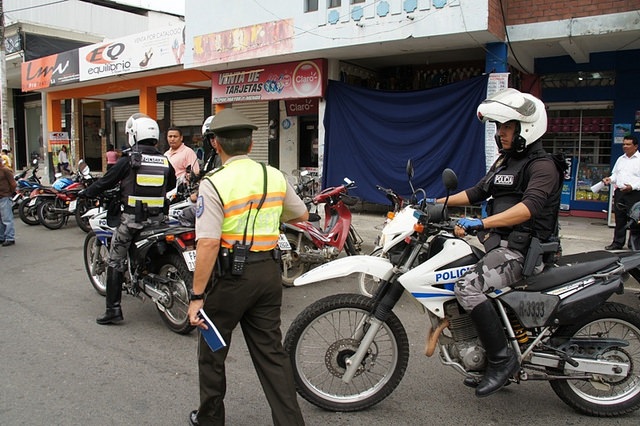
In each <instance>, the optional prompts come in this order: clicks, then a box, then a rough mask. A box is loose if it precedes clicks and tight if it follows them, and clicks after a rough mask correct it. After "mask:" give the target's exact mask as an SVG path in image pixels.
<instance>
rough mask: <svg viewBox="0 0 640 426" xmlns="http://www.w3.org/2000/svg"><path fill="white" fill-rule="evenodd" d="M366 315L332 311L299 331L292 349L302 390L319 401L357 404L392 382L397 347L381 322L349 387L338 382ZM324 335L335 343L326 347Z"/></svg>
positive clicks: (351, 311)
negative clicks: (317, 397) (358, 327)
mask: <svg viewBox="0 0 640 426" xmlns="http://www.w3.org/2000/svg"><path fill="white" fill-rule="evenodd" d="M367 315H368V312H367V311H365V310H360V309H355V308H345V309H337V310H332V311H329V312H326V313H325V314H323V315H321V316H319V317H317V318H316V319H315V320H314V321H313V322H312V323H311V324H309V326H307V328H306V329H305V330H304V331H303V332H302V335H301V336H300V339H299V341H298V344H297V345H296V348H295V350H296V356H295V360H296V361H295V363H296V365H295V369H296V371H297V372H298V374H299V375H300V380H301V381H302V382H303V383H304V384H305V387H306V388H307V389H309V390H310V391H311V392H313V393H315V394H316V395H318V396H320V397H321V398H322V399H323V400H325V401H330V402H335V403H339V404H348V403H353V402H358V401H360V400H363V399H366V398H368V397H370V396H371V395H374V394H376V393H377V392H379V390H380V389H381V388H383V387H384V386H385V385H386V384H387V383H388V382H389V381H390V380H391V379H392V374H393V372H394V370H395V368H396V365H397V363H398V347H397V343H396V340H395V338H394V337H393V334H392V331H391V329H390V328H389V327H388V325H387V324H386V323H385V324H383V325H382V327H381V329H380V330H379V331H378V334H377V337H376V339H375V340H374V342H373V343H372V344H371V347H370V348H369V352H368V354H367V355H366V356H365V358H364V360H363V362H362V364H361V365H360V366H359V367H358V370H357V372H356V374H355V377H354V378H353V379H352V380H351V382H350V383H349V384H346V383H344V382H343V381H342V380H341V377H342V375H343V374H344V371H345V365H346V364H345V363H346V360H347V359H348V358H349V357H350V356H352V355H353V354H354V353H355V351H356V350H357V349H358V346H359V343H358V342H357V341H355V340H354V339H352V337H351V336H353V335H354V333H355V330H356V328H357V326H358V324H359V323H361V322H362V321H363V319H364V318H365V317H366V316H367ZM328 336H332V339H335V340H334V341H333V343H332V344H330V345H329V346H328V347H327V341H326V338H327V337H328ZM325 348H326V349H325Z"/></svg>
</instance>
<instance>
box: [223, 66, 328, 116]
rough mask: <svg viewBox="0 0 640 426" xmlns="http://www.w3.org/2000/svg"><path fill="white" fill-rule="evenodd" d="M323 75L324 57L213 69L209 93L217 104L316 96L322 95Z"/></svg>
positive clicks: (324, 69)
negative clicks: (227, 69)
mask: <svg viewBox="0 0 640 426" xmlns="http://www.w3.org/2000/svg"><path fill="white" fill-rule="evenodd" d="M325 76H326V61H325V60H323V59H314V60H309V61H301V62H289V63H284V64H276V65H266V66H263V67H253V68H246V69H239V70H233V71H220V72H213V73H212V80H211V95H212V99H213V103H218V104H219V103H228V102H246V101H269V100H278V99H299V98H318V97H322V96H323V95H324V89H325V86H326V84H325V82H326V77H325ZM316 108H317V105H316Z"/></svg>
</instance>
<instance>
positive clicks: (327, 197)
mask: <svg viewBox="0 0 640 426" xmlns="http://www.w3.org/2000/svg"><path fill="white" fill-rule="evenodd" d="M354 187H355V182H353V181H352V180H350V179H348V178H345V179H344V184H342V185H341V186H336V187H331V188H327V189H325V190H323V191H322V192H320V193H319V194H317V195H316V196H315V197H313V201H312V202H313V204H315V205H318V204H322V203H324V213H325V217H324V228H322V227H320V225H319V224H320V216H319V215H317V214H316V213H310V214H309V221H306V222H297V223H285V224H283V225H282V228H283V233H281V234H280V241H279V242H278V246H279V248H280V251H281V253H282V257H281V266H282V284H283V285H284V286H285V287H291V286H293V281H294V280H295V279H296V278H297V277H299V276H300V275H302V274H303V273H305V272H306V271H308V270H309V269H311V267H312V265H316V264H321V263H325V262H329V261H331V260H334V259H335V258H337V257H338V255H340V253H341V252H342V250H343V249H344V251H345V253H346V254H347V255H348V256H352V255H356V254H360V251H361V245H362V238H361V237H360V235H359V234H358V233H357V232H356V230H355V229H354V228H353V226H352V225H351V211H350V210H349V206H353V205H355V204H356V203H357V202H358V199H357V198H355V197H352V196H350V195H349V194H348V190H349V189H350V188H354Z"/></svg>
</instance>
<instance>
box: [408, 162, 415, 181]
mask: <svg viewBox="0 0 640 426" xmlns="http://www.w3.org/2000/svg"><path fill="white" fill-rule="evenodd" d="M413 173H414V170H413V161H411V159H409V160H407V177H408V178H409V180H411V179H413Z"/></svg>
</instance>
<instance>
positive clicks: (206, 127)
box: [202, 115, 215, 138]
mask: <svg viewBox="0 0 640 426" xmlns="http://www.w3.org/2000/svg"><path fill="white" fill-rule="evenodd" d="M214 118H215V115H210V116H209V117H207V118H206V120H204V123H202V137H203V138H204V137H206V136H209V137H211V136H213V131H212V130H211V125H212V124H213V119H214Z"/></svg>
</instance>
